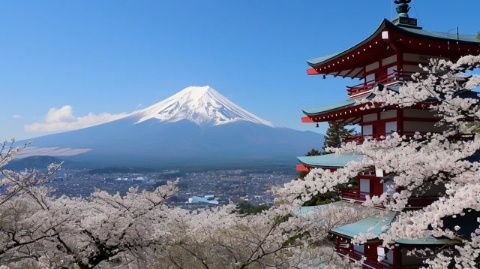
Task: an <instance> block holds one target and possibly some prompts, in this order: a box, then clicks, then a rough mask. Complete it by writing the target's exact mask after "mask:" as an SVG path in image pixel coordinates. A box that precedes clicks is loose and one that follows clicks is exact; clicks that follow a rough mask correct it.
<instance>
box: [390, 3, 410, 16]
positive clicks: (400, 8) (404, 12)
mask: <svg viewBox="0 0 480 269" xmlns="http://www.w3.org/2000/svg"><path fill="white" fill-rule="evenodd" d="M394 2H395V4H397V8H396V10H397V13H398V17H405V18H408V11H409V10H410V7H409V6H408V4H409V3H410V2H412V0H395V1H394Z"/></svg>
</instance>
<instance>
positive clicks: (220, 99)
mask: <svg viewBox="0 0 480 269" xmlns="http://www.w3.org/2000/svg"><path fill="white" fill-rule="evenodd" d="M31 141H32V145H33V146H34V147H38V148H39V149H43V151H42V154H43V155H46V153H45V152H44V151H45V150H44V149H48V148H53V149H56V151H57V152H59V151H61V150H59V149H63V148H68V149H72V150H77V151H78V152H81V154H77V155H74V156H66V155H64V156H59V158H61V159H63V160H68V161H69V162H68V163H69V164H77V165H78V166H88V167H107V166H129V167H130V166H133V167H154V168H160V167H162V168H165V167H179V166H205V165H209V166H219V167H221V166H224V165H230V166H242V165H249V166H250V165H256V164H263V165H267V164H287V163H288V164H294V163H295V160H296V159H295V157H296V156H297V155H302V154H304V153H305V152H307V151H308V150H309V149H310V148H311V147H312V145H314V146H315V145H317V147H321V146H322V144H323V136H322V135H320V134H317V133H314V132H303V131H297V130H292V129H288V128H280V127H274V126H273V124H272V123H270V122H269V121H267V120H264V119H261V118H260V117H258V116H256V115H254V114H252V113H250V112H248V111H246V110H244V109H243V108H241V107H239V106H238V105H236V104H234V103H233V102H231V101H230V100H228V99H227V98H225V97H224V96H222V95H221V94H220V93H218V92H217V91H215V90H214V89H212V88H211V87H208V86H206V87H187V88H185V89H184V90H182V91H180V92H179V93H177V94H175V95H173V96H171V97H169V98H167V99H165V100H163V101H161V102H158V103H156V104H154V105H152V106H150V107H147V108H145V109H142V110H139V111H135V112H132V113H130V114H128V115H127V116H126V117H124V118H121V119H119V120H116V121H112V122H108V123H104V124H100V125H97V126H92V127H89V128H84V129H80V130H75V131H69V132H65V133H59V134H52V135H47V136H43V137H38V138H34V139H32V140H31ZM79 149H81V150H79ZM31 155H32V154H30V156H31Z"/></svg>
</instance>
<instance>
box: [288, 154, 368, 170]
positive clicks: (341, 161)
mask: <svg viewBox="0 0 480 269" xmlns="http://www.w3.org/2000/svg"><path fill="white" fill-rule="evenodd" d="M297 159H298V161H299V162H300V163H302V164H304V165H306V166H308V167H313V168H341V167H344V166H345V165H347V164H348V163H349V162H352V161H359V160H360V159H361V156H359V155H355V154H335V153H331V154H325V155H318V156H300V157H297Z"/></svg>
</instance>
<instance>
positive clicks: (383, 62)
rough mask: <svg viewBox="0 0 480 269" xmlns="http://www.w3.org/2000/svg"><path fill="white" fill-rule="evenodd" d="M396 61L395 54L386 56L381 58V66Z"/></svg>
mask: <svg viewBox="0 0 480 269" xmlns="http://www.w3.org/2000/svg"><path fill="white" fill-rule="evenodd" d="M396 61H397V55H396V54H394V55H392V56H390V57H387V58H384V59H383V60H382V66H387V65H390V64H393V63H395V62H396Z"/></svg>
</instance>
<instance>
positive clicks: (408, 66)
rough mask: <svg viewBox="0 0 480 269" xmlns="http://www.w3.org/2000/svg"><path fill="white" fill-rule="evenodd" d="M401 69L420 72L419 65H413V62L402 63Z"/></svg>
mask: <svg viewBox="0 0 480 269" xmlns="http://www.w3.org/2000/svg"><path fill="white" fill-rule="evenodd" d="M403 70H404V71H405V72H412V73H417V72H421V71H422V69H421V68H420V66H418V65H415V64H405V65H403Z"/></svg>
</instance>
